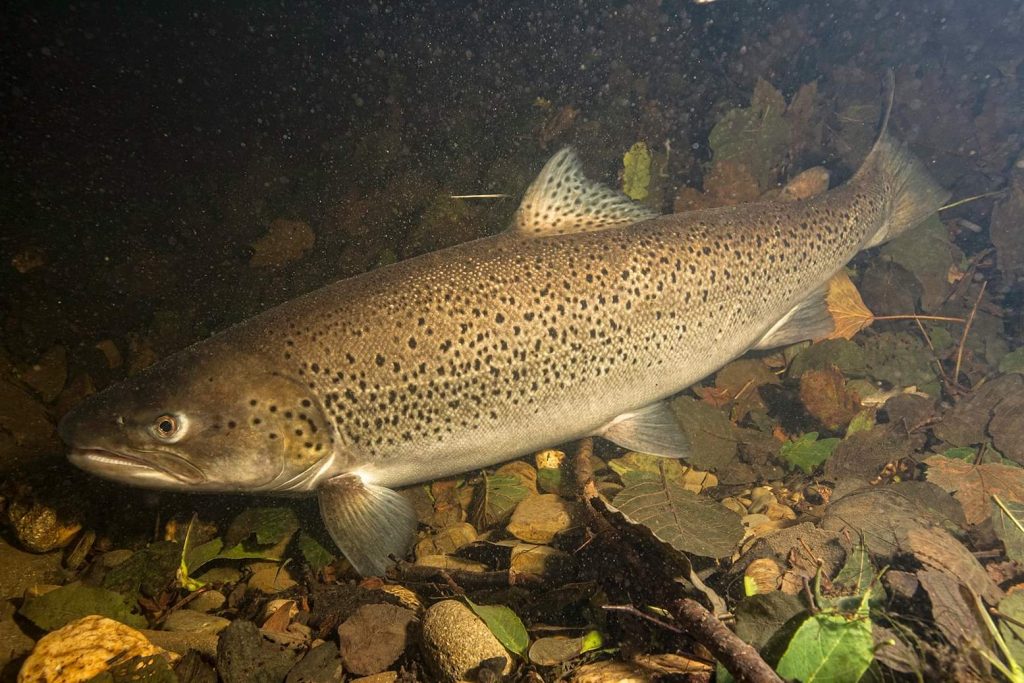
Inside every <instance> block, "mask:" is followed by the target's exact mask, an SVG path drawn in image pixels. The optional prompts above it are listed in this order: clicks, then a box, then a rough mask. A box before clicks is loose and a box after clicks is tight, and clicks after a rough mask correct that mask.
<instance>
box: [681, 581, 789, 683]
mask: <svg viewBox="0 0 1024 683" xmlns="http://www.w3.org/2000/svg"><path fill="white" fill-rule="evenodd" d="M675 614H676V619H677V620H679V622H680V624H681V625H682V627H683V630H685V631H686V632H687V633H688V634H690V636H691V637H693V638H694V640H696V641H697V642H698V643H700V644H701V645H703V646H704V647H706V648H707V649H708V650H709V651H710V652H711V654H712V655H714V657H715V659H717V660H718V661H720V662H721V663H722V666H724V667H725V668H726V669H728V670H729V673H731V674H732V676H733V678H734V679H736V680H737V681H738V682H739V683H782V679H781V678H779V675H778V674H776V673H775V672H774V671H773V670H772V668H771V667H770V666H768V663H767V662H765V661H764V659H762V658H761V655H759V654H758V653H757V650H755V649H754V648H753V647H752V646H751V645H749V644H747V643H745V642H743V641H742V640H740V638H739V636H737V635H736V634H735V633H733V632H732V631H730V630H729V628H728V627H727V626H726V625H725V624H723V623H722V622H721V621H720V620H719V619H717V618H716V617H715V615H713V614H712V613H711V612H709V611H707V610H706V609H704V607H702V606H701V604H700V603H699V602H697V601H696V600H691V599H690V598H683V599H682V600H678V601H676V603H675Z"/></svg>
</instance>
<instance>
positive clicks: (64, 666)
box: [18, 615, 178, 683]
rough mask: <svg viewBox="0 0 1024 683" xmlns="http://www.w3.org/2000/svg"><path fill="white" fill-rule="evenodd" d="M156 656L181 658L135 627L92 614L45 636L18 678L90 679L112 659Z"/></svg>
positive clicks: (113, 660) (26, 680)
mask: <svg viewBox="0 0 1024 683" xmlns="http://www.w3.org/2000/svg"><path fill="white" fill-rule="evenodd" d="M153 655H163V656H164V657H166V658H167V661H168V662H174V661H177V659H178V655H176V654H174V653H170V652H167V651H166V650H164V649H162V648H159V647H157V646H156V645H154V644H153V643H151V642H149V640H147V639H146V637H145V636H144V635H143V634H142V633H140V632H138V631H136V630H135V629H133V628H131V627H129V626H125V625H124V624H122V623H120V622H117V621H114V620H113V619H108V618H107V617H101V616H98V615H90V616H87V617H82V618H81V619H76V620H75V621H72V622H71V623H69V624H67V625H66V626H63V627H62V628H59V629H57V630H56V631H53V632H51V633H48V634H47V635H45V636H43V637H42V638H41V639H40V640H39V642H38V643H36V646H35V648H33V649H32V653H31V654H30V655H29V656H28V659H26V660H25V663H24V664H22V666H21V671H20V672H19V673H18V681H19V682H25V683H27V682H29V681H32V682H33V683H36V682H37V681H38V682H40V683H44V682H50V681H53V682H56V681H87V680H89V679H91V678H93V677H94V676H97V675H99V674H101V673H103V672H104V671H107V670H109V669H110V667H111V663H112V662H117V661H124V660H127V659H131V658H132V657H151V656H153Z"/></svg>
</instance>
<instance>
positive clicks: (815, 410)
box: [800, 365, 860, 430]
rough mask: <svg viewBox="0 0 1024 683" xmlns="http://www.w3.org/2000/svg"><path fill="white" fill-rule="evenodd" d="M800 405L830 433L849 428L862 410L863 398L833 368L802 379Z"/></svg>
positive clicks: (813, 371)
mask: <svg viewBox="0 0 1024 683" xmlns="http://www.w3.org/2000/svg"><path fill="white" fill-rule="evenodd" d="M800 401H801V402H802V403H803V404H804V407H805V408H807V412H809V413H810V414H811V415H812V416H814V417H815V418H816V419H817V420H818V421H819V422H821V424H823V425H824V426H825V427H827V428H828V429H831V430H837V429H839V428H840V427H845V426H846V425H848V424H849V423H850V420H852V419H853V418H854V416H855V415H856V414H857V412H858V411H859V410H860V398H859V397H858V396H857V394H856V393H855V392H852V391H850V390H849V389H847V388H846V379H845V378H844V377H843V374H842V373H841V372H839V369H838V368H836V366H834V365H830V366H828V367H827V368H825V369H824V370H808V371H807V372H805V373H804V374H803V375H801V376H800Z"/></svg>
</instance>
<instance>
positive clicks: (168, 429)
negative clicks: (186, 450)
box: [153, 414, 181, 439]
mask: <svg viewBox="0 0 1024 683" xmlns="http://www.w3.org/2000/svg"><path fill="white" fill-rule="evenodd" d="M180 429H181V422H180V421H179V420H178V418H177V417H175V416H174V415H169V414H168V415H161V416H160V417H158V418H156V420H154V421H153V433H154V434H156V435H157V436H158V437H160V438H161V439H173V438H174V437H175V436H176V435H177V434H178V431H179V430H180Z"/></svg>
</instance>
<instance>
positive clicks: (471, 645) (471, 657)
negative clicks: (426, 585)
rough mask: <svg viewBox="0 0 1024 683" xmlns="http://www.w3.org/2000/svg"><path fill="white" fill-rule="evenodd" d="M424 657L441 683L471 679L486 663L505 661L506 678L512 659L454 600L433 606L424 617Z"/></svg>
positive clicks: (490, 634) (453, 682) (475, 619)
mask: <svg viewBox="0 0 1024 683" xmlns="http://www.w3.org/2000/svg"><path fill="white" fill-rule="evenodd" d="M422 646H423V654H424V657H425V658H426V660H427V663H428V665H429V666H430V667H431V669H432V670H433V671H434V673H435V675H436V676H437V680H438V681H441V682H443V683H455V681H462V680H466V679H472V673H471V672H473V670H475V669H477V668H479V667H480V665H481V664H482V663H483V662H485V661H487V660H488V659H493V658H495V657H504V658H505V667H504V669H503V671H502V673H504V674H508V673H509V672H510V671H511V669H512V659H511V657H510V656H509V654H508V652H506V651H505V648H504V647H502V645H501V643H500V642H498V639H497V638H495V637H494V634H493V633H491V631H490V629H489V628H487V625H486V624H484V622H483V621H481V620H480V618H479V617H477V616H476V615H475V614H473V612H472V611H471V610H470V609H469V608H468V607H466V606H465V605H463V604H462V603H461V602H459V601H457V600H443V601H441V602H438V603H436V604H434V605H432V606H431V607H430V608H429V609H428V610H427V612H426V614H425V615H424V616H423V627H422Z"/></svg>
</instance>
